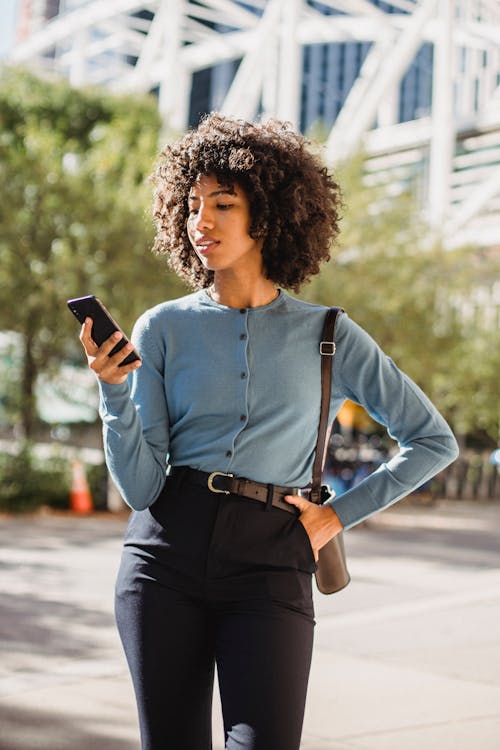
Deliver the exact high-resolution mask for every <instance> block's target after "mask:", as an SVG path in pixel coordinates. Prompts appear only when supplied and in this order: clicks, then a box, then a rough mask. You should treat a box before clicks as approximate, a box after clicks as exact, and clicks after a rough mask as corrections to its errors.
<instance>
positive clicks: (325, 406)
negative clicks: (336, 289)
mask: <svg viewBox="0 0 500 750" xmlns="http://www.w3.org/2000/svg"><path fill="white" fill-rule="evenodd" d="M343 312H344V310H343V309H342V308H341V307H330V308H329V309H328V310H327V313H326V316H325V322H324V325H323V333H322V336H321V341H320V344H319V353H320V354H321V409H320V415H319V425H318V439H317V441H316V455H315V457H314V464H313V470H312V484H311V493H310V500H311V502H313V503H321V502H323V499H324V498H323V496H322V495H323V493H322V491H321V490H322V487H321V475H322V473H323V466H324V464H325V458H326V449H327V446H328V438H329V437H330V432H331V426H330V430H328V413H329V411H330V398H331V386H332V365H333V357H334V355H335V350H336V344H335V329H336V327H337V320H338V317H339V314H340V313H343Z"/></svg>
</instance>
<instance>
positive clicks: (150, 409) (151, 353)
mask: <svg viewBox="0 0 500 750" xmlns="http://www.w3.org/2000/svg"><path fill="white" fill-rule="evenodd" d="M132 341H133V343H134V345H135V347H136V349H137V351H138V352H139V354H140V355H141V358H142V366H141V367H140V368H139V369H138V370H135V371H134V372H133V373H131V375H130V376H129V379H128V381H127V382H125V383H122V384H119V385H112V384H108V383H103V382H99V390H100V407H99V413H100V416H101V418H102V421H103V438H104V453H105V456H106V464H107V466H108V469H109V471H110V473H111V476H112V477H113V480H114V482H115V484H116V486H117V487H118V489H119V490H120V493H121V495H122V497H123V499H124V500H125V502H126V503H127V504H128V505H130V507H131V508H134V509H135V510H143V509H144V508H147V507H148V506H149V505H151V504H152V503H153V502H154V501H155V500H156V498H157V497H158V495H159V494H160V492H161V490H162V488H163V485H164V484H165V475H166V466H167V455H168V447H169V429H168V427H169V420H168V409H167V402H166V397H165V390H164V375H163V371H164V354H163V353H162V352H161V350H160V346H159V344H158V343H157V342H156V340H155V337H154V336H153V335H152V333H151V330H150V326H149V323H148V322H147V321H146V320H145V319H144V318H143V319H139V321H138V322H137V323H136V325H135V327H134V331H133V334H132Z"/></svg>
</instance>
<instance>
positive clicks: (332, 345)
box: [319, 341, 337, 357]
mask: <svg viewBox="0 0 500 750" xmlns="http://www.w3.org/2000/svg"><path fill="white" fill-rule="evenodd" d="M328 347H330V348H328ZM325 348H326V349H325ZM336 350H337V346H336V344H335V341H320V344H319V353H320V354H321V355H324V356H326V357H333V355H334V354H335V352H336Z"/></svg>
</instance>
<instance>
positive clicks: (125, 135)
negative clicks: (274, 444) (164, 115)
mask: <svg viewBox="0 0 500 750" xmlns="http://www.w3.org/2000/svg"><path fill="white" fill-rule="evenodd" d="M159 128H160V121H159V117H158V113H157V107H156V103H155V102H154V100H153V99H151V98H147V97H114V96H111V95H110V94H108V93H102V92H99V91H94V90H75V89H72V88H71V87H70V86H69V85H68V84H67V83H65V82H58V83H52V82H47V81H44V80H41V79H39V78H37V77H35V76H33V75H32V74H30V73H27V72H24V71H19V70H13V69H6V70H4V71H3V73H2V78H1V80H0V178H1V181H2V184H3V185H4V193H3V199H2V202H1V204H0V284H1V289H2V295H1V297H0V330H7V331H14V332H16V333H18V334H20V335H21V342H22V344H21V346H22V352H21V358H22V378H21V382H20V383H19V390H18V398H17V408H18V411H19V415H20V420H21V423H22V426H23V432H24V435H25V436H26V437H29V436H30V435H31V434H32V433H33V429H34V425H35V421H36V416H35V415H36V412H35V404H34V384H35V381H36V377H37V375H38V374H40V373H42V372H44V371H48V370H49V371H50V369H51V368H54V367H57V366H58V364H59V363H60V361H61V358H62V357H65V356H67V355H68V353H70V354H71V353H72V352H73V353H74V354H75V356H79V357H81V354H80V353H79V354H78V355H76V352H77V351H78V346H79V344H78V341H77V338H76V336H77V331H78V328H77V326H76V324H75V320H74V319H73V318H72V316H71V315H70V313H69V312H68V311H67V310H66V305H65V301H66V299H68V298H70V297H75V296H80V295H83V294H88V293H95V294H97V295H98V296H99V297H101V299H103V301H104V302H105V304H106V305H107V306H108V307H109V308H110V309H111V310H112V311H113V314H114V315H115V316H116V317H117V318H118V320H119V321H120V323H121V325H122V326H123V327H124V328H125V329H130V327H131V325H132V323H133V321H134V320H135V319H136V318H137V316H138V315H139V313H140V312H142V311H143V310H144V309H145V308H147V307H150V306H151V305H154V304H156V303H157V302H159V301H161V300H163V299H165V298H168V297H170V296H174V295H178V294H181V293H183V287H182V286H181V284H180V282H178V281H177V279H175V277H173V276H172V275H171V274H170V273H168V272H167V270H166V268H165V266H163V265H162V264H161V263H160V261H159V259H158V258H155V257H154V256H153V255H152V254H151V253H150V251H149V248H150V247H151V244H152V222H151V220H150V219H149V215H148V214H149V204H150V203H151V189H150V186H149V185H147V184H146V177H147V175H148V174H149V173H150V171H151V168H152V163H153V160H154V156H155V153H156V152H157V149H158V133H159Z"/></svg>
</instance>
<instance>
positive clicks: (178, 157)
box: [152, 113, 341, 291]
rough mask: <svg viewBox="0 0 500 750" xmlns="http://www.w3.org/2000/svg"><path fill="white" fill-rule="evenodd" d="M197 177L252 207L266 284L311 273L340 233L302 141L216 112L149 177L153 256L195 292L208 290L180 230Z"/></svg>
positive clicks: (335, 208) (335, 206)
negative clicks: (235, 188) (238, 191)
mask: <svg viewBox="0 0 500 750" xmlns="http://www.w3.org/2000/svg"><path fill="white" fill-rule="evenodd" d="M200 175H214V176H215V177H216V178H217V180H218V181H219V183H220V184H221V185H224V186H230V185H233V184H235V183H236V184H238V185H239V186H240V187H241V188H243V190H244V191H245V193H246V195H247V197H248V200H249V203H250V216H251V225H250V230H249V234H250V236H251V237H252V238H254V239H257V238H264V246H263V250H262V254H263V261H264V269H265V273H266V276H267V278H269V279H270V280H271V281H273V282H275V283H276V284H278V285H279V286H282V287H284V288H286V289H293V290H294V291H298V289H299V288H300V285H301V284H302V283H303V282H305V281H306V280H308V279H309V278H310V277H311V276H313V275H314V274H317V273H318V271H319V268H320V263H321V262H322V261H326V260H329V257H330V249H331V247H332V244H333V242H334V241H335V239H336V237H337V235H338V231H339V220H340V208H341V196H340V189H339V186H338V185H337V183H336V182H335V180H334V179H333V177H332V176H331V175H330V174H329V173H328V170H327V169H326V167H325V166H324V165H323V164H322V162H321V161H320V159H319V157H318V156H316V155H315V154H314V153H312V152H311V151H310V150H309V149H308V142H307V141H306V139H305V138H304V137H303V136H302V135H300V134H299V133H296V132H294V131H293V130H292V129H291V126H290V125H289V124H288V123H285V122H281V121H278V120H269V121H266V122H265V123H259V124H252V123H249V122H244V121H243V120H238V119H234V118H230V117H225V116H223V115H220V114H218V113H213V114H210V115H207V116H206V117H204V118H203V119H202V121H201V122H200V124H199V126H198V127H197V128H196V130H191V131H189V132H188V133H186V135H184V136H183V138H181V139H180V140H179V141H177V142H176V143H174V144H172V145H167V146H165V148H164V149H163V151H162V152H161V154H160V157H159V159H158V163H157V165H156V169H155V171H154V172H153V175H152V181H153V183H154V185H155V201H154V207H153V215H154V220H155V224H156V239H155V244H154V248H153V249H154V251H155V252H157V253H160V254H166V255H167V257H168V262H169V265H170V266H171V268H172V269H173V270H174V271H175V272H176V273H177V274H178V275H179V276H181V278H183V279H184V280H185V281H187V282H188V284H189V285H190V286H192V287H193V288H195V289H200V288H203V287H207V286H209V285H210V284H211V283H212V280H213V272H212V271H209V270H207V269H206V268H204V267H203V265H202V264H201V262H200V261H199V259H198V257H197V255H196V253H195V252H194V250H193V249H192V247H191V245H190V243H189V240H188V236H187V230H186V224H187V219H188V214H189V212H188V203H187V198H188V195H189V191H190V188H191V187H192V185H193V183H194V182H195V181H196V179H197V178H198V177H199V176H200Z"/></svg>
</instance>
